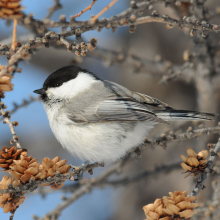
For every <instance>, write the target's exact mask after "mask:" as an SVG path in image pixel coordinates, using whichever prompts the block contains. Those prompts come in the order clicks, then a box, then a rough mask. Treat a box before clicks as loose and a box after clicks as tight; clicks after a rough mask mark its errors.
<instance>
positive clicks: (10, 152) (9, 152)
mask: <svg viewBox="0 0 220 220" xmlns="http://www.w3.org/2000/svg"><path fill="white" fill-rule="evenodd" d="M0 86H1V85H0ZM21 155H27V151H26V150H25V149H18V150H17V149H16V147H15V146H13V147H2V149H1V150H0V167H1V168H4V169H6V170H8V169H9V166H10V165H11V164H12V163H13V160H18V159H19V158H20V156H21Z"/></svg>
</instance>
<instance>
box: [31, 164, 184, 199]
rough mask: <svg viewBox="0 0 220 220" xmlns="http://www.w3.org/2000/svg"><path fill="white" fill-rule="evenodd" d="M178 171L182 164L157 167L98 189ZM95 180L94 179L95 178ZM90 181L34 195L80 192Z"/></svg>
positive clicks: (84, 180) (103, 185)
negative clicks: (80, 188)
mask: <svg viewBox="0 0 220 220" xmlns="http://www.w3.org/2000/svg"><path fill="white" fill-rule="evenodd" d="M176 169H182V167H181V166H180V162H179V163H175V164H170V165H162V166H156V167H155V169H154V170H152V171H143V172H141V173H139V174H136V175H134V176H132V177H131V176H130V174H129V175H128V176H127V177H124V178H121V179H118V180H114V181H109V180H105V181H102V182H99V184H98V185H97V186H96V187H100V188H102V187H107V186H112V187H120V186H125V185H128V184H131V183H134V182H138V181H141V180H146V179H147V178H152V177H157V176H158V175H159V174H161V173H166V174H167V173H169V172H171V171H173V170H176ZM103 172H106V171H103ZM93 180H94V178H93ZM89 181H91V180H90V179H83V180H82V181H80V182H78V183H74V184H71V185H67V186H63V187H62V188H59V189H51V188H46V187H42V188H38V189H37V190H35V191H34V192H33V194H41V195H43V196H45V195H46V194H48V193H54V192H58V191H62V192H74V191H76V190H78V189H79V187H81V186H82V185H84V184H86V183H88V182H89Z"/></svg>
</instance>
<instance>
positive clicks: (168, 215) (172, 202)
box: [143, 191, 199, 220]
mask: <svg viewBox="0 0 220 220" xmlns="http://www.w3.org/2000/svg"><path fill="white" fill-rule="evenodd" d="M187 194H188V192H187V191H185V192H181V191H175V192H174V193H172V192H170V193H169V195H170V197H167V196H164V197H163V198H162V199H156V200H155V202H154V203H153V204H149V205H146V206H144V207H143V209H144V212H145V215H146V217H147V220H172V219H173V218H174V217H175V219H177V220H178V219H189V218H191V217H192V216H193V215H194V214H195V213H197V212H196V211H193V209H194V208H196V207H198V206H199V204H198V203H192V202H193V201H195V200H196V197H195V196H191V197H187Z"/></svg>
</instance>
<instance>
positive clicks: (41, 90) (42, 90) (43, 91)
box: [33, 88, 45, 95]
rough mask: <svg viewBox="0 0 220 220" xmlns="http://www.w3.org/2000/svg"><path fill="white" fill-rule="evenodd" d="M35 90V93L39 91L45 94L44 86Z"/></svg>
mask: <svg viewBox="0 0 220 220" xmlns="http://www.w3.org/2000/svg"><path fill="white" fill-rule="evenodd" d="M33 92H34V93H37V94H40V95H43V94H45V89H44V88H42V89H37V90H34V91H33Z"/></svg>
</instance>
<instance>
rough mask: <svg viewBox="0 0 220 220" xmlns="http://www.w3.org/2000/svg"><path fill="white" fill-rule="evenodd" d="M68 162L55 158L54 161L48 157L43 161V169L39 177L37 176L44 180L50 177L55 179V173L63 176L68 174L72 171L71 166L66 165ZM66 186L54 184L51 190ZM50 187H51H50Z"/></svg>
mask: <svg viewBox="0 0 220 220" xmlns="http://www.w3.org/2000/svg"><path fill="white" fill-rule="evenodd" d="M66 162H67V160H65V159H64V160H60V157H55V158H54V159H52V160H51V159H50V158H48V157H45V158H44V159H43V160H42V165H40V169H42V170H41V171H40V172H39V175H37V176H36V177H37V178H40V179H44V178H46V177H48V176H51V177H53V176H54V175H55V172H59V173H61V174H64V173H68V171H69V170H70V168H71V166H70V165H66ZM63 185H64V184H63V183H62V184H56V183H55V184H53V186H51V188H54V189H55V188H60V187H62V186H63ZM48 186H49V185H48Z"/></svg>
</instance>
